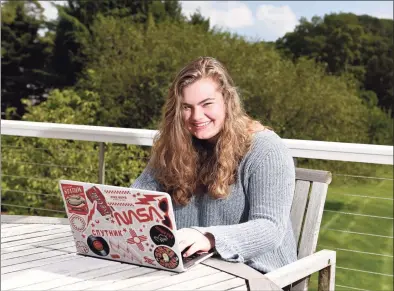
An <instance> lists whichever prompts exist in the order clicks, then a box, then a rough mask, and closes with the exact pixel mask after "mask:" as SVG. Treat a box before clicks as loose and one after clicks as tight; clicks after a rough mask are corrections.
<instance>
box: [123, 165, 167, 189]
mask: <svg viewBox="0 0 394 291" xmlns="http://www.w3.org/2000/svg"><path fill="white" fill-rule="evenodd" d="M130 188H137V189H144V190H152V191H161V189H160V188H161V187H160V184H159V183H158V182H157V181H156V179H155V176H154V174H153V170H152V169H151V168H149V166H148V167H146V168H145V169H144V171H143V172H142V173H141V175H140V176H139V177H138V178H137V179H136V180H135V181H134V183H133V184H131V186H130Z"/></svg>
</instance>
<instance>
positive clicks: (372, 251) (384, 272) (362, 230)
mask: <svg viewBox="0 0 394 291" xmlns="http://www.w3.org/2000/svg"><path fill="white" fill-rule="evenodd" d="M378 174H379V175H378V177H385V178H389V179H392V178H393V169H392V167H391V166H390V167H385V166H383V167H382V171H379V173H378ZM337 178H339V179H337ZM335 179H337V181H335ZM357 179H358V180H360V178H357ZM333 181H335V182H333V183H332V185H330V186H329V190H328V195H327V200H326V204H325V211H324V213H323V219H322V224H321V228H320V234H319V240H318V246H317V250H321V249H331V250H335V251H336V252H337V269H336V290H361V289H362V290H393V180H372V179H371V180H368V181H367V180H364V181H361V182H360V181H357V180H356V179H354V180H353V181H347V182H346V183H343V181H341V177H339V176H335V174H334V177H333ZM366 181H367V182H366ZM366 196H369V197H366ZM340 212H347V213H354V214H362V215H363V216H358V215H350V214H343V213H340ZM365 215H366V216H365ZM345 286H347V287H345ZM316 287H317V275H314V276H312V279H311V289H312V290H316V289H317V288H316ZM348 287H350V288H348ZM353 288H357V289H353Z"/></svg>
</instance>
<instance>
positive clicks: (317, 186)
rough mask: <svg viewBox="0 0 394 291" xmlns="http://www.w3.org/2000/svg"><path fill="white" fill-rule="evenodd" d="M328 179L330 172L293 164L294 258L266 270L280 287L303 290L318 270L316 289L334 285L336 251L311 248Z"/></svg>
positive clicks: (267, 275)
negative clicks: (294, 175)
mask: <svg viewBox="0 0 394 291" xmlns="http://www.w3.org/2000/svg"><path fill="white" fill-rule="evenodd" d="M330 183H331V173H330V172H326V171H319V170H308V169H301V168H296V186H295V193H294V200H293V204H292V208H291V222H292V224H293V230H294V235H295V238H296V242H298V249H297V253H298V260H297V261H296V262H294V263H291V264H289V265H286V266H284V267H282V268H279V269H277V270H274V271H272V272H269V273H267V274H266V277H267V278H268V279H269V280H271V281H272V282H273V283H275V284H276V285H277V286H278V287H280V288H284V287H286V286H288V287H287V288H286V289H289V286H291V289H290V290H292V291H304V290H307V289H308V283H309V278H310V276H311V275H312V274H313V273H315V272H319V283H318V290H334V289H335V264H336V252H335V251H331V250H321V251H319V252H315V251H316V245H317V239H318V236H319V230H320V223H321V219H322V216H323V209H324V203H325V200H326V196H327V188H328V185H329V184H330ZM309 190H310V191H309Z"/></svg>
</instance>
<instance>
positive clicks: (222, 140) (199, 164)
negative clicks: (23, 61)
mask: <svg viewBox="0 0 394 291" xmlns="http://www.w3.org/2000/svg"><path fill="white" fill-rule="evenodd" d="M203 78H211V79H212V80H214V81H216V83H217V84H218V90H220V91H221V93H222V95H223V99H224V103H225V108H226V109H225V110H226V116H225V121H224V124H223V128H222V129H221V131H220V132H219V133H218V137H217V141H216V143H215V144H210V143H208V142H207V141H204V140H198V139H197V138H195V137H194V136H193V135H192V134H191V133H190V132H189V131H188V130H187V128H186V127H185V124H184V121H183V118H182V105H181V103H182V93H183V89H184V88H185V87H187V86H189V85H191V84H193V83H194V82H196V81H197V80H200V79H203ZM262 129H264V127H263V126H262V125H261V124H260V123H259V122H257V121H254V120H252V119H251V118H250V117H249V116H248V115H247V114H246V113H245V111H244V109H243V107H242V105H241V101H240V98H239V95H238V93H237V90H236V88H235V86H234V82H233V80H232V78H231V77H230V75H229V73H228V72H227V70H226V68H225V67H224V66H223V65H222V64H221V63H220V62H219V61H217V60H216V59H214V58H210V57H200V58H198V59H196V60H194V61H192V62H190V63H189V64H187V65H186V66H185V67H184V68H183V69H182V70H181V71H180V72H179V73H178V75H177V76H176V78H175V80H174V81H173V83H172V85H171V87H170V89H169V92H168V96H167V100H166V103H165V105H164V112H163V118H162V122H161V124H160V127H159V134H158V136H157V137H156V138H155V140H154V144H153V147H152V155H151V159H150V162H149V166H150V167H151V168H152V169H153V171H154V175H155V178H156V180H157V181H158V182H159V183H160V184H161V185H162V186H163V187H164V190H165V191H167V192H168V193H170V194H171V196H172V199H173V201H174V202H175V204H178V205H187V204H188V203H189V202H190V200H191V198H192V196H193V195H194V194H196V193H197V192H198V191H197V190H203V191H207V192H208V193H209V195H210V196H211V197H212V198H214V199H218V198H226V197H227V196H228V195H229V186H230V185H231V184H233V183H234V182H235V180H236V174H237V168H238V165H239V163H240V161H241V159H242V158H243V157H244V155H245V154H246V153H247V151H248V150H249V148H250V146H251V143H252V135H251V133H252V132H255V131H258V130H262Z"/></svg>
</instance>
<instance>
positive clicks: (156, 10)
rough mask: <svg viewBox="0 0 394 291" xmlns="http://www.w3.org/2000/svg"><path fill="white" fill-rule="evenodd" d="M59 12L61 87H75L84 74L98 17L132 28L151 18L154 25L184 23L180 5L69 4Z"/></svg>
mask: <svg viewBox="0 0 394 291" xmlns="http://www.w3.org/2000/svg"><path fill="white" fill-rule="evenodd" d="M58 10H59V20H58V25H57V32H56V40H55V51H54V60H53V67H54V69H55V71H56V72H58V75H59V79H58V84H57V85H58V87H64V86H70V85H74V84H75V82H76V81H77V79H78V76H79V74H80V73H81V72H82V70H83V68H84V64H85V62H86V59H87V56H86V55H85V54H84V53H83V51H84V49H86V48H87V47H88V46H89V42H88V39H89V35H90V33H91V28H90V27H91V25H92V23H93V21H94V19H95V18H96V16H97V15H99V14H102V15H104V16H114V17H116V18H123V17H127V19H128V20H129V21H130V22H129V25H131V24H133V23H146V22H147V20H148V17H149V15H151V16H152V17H153V19H154V22H162V21H167V20H171V21H176V22H181V21H183V20H184V17H183V16H182V14H181V7H180V4H179V2H178V1H153V0H149V1H139V0H132V1H126V0H121V1H119V0H103V1H96V0H85V1H78V0H68V5H67V6H65V7H62V6H58Z"/></svg>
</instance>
